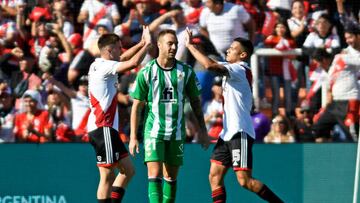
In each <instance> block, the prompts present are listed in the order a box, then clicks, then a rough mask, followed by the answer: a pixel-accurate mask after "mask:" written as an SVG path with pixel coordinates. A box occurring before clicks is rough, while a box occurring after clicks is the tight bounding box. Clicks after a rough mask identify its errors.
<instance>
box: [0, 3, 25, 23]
mask: <svg viewBox="0 0 360 203" xmlns="http://www.w3.org/2000/svg"><path fill="white" fill-rule="evenodd" d="M25 5H26V1H24V0H2V1H1V10H2V12H3V15H4V16H6V17H8V18H12V19H15V16H16V14H17V8H16V7H17V6H25Z"/></svg>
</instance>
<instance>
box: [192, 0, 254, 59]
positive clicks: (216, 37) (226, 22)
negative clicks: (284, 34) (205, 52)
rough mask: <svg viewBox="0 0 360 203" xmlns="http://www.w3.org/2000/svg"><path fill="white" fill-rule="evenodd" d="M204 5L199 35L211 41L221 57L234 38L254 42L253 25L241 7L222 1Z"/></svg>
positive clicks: (210, 0) (212, 0)
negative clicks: (242, 38)
mask: <svg viewBox="0 0 360 203" xmlns="http://www.w3.org/2000/svg"><path fill="white" fill-rule="evenodd" d="M205 5H206V7H207V8H204V10H203V11H202V12H201V15H200V22H199V24H200V27H201V33H202V34H203V35H205V36H207V37H208V38H209V39H210V40H211V42H212V43H213V44H214V46H215V48H216V50H217V51H218V53H219V54H221V55H222V56H223V57H224V56H225V53H226V49H227V48H228V47H229V46H230V44H231V43H232V40H233V39H234V38H236V37H244V38H247V39H251V40H252V41H254V37H255V35H254V33H255V23H254V21H253V20H252V19H251V17H250V15H249V14H248V13H247V12H246V10H245V9H244V7H243V6H240V5H235V4H232V3H228V2H224V0H207V1H206V3H205Z"/></svg>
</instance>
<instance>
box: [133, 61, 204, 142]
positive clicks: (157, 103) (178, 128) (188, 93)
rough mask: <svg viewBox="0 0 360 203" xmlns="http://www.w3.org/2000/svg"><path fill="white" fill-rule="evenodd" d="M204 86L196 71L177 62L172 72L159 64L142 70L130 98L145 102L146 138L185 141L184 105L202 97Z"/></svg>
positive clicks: (152, 64)
mask: <svg viewBox="0 0 360 203" xmlns="http://www.w3.org/2000/svg"><path fill="white" fill-rule="evenodd" d="M200 90H201V86H200V83H199V81H198V79H197V77H196V75H195V72H194V71H193V69H192V68H191V67H190V66H189V65H187V64H184V63H182V62H180V61H177V60H176V63H175V65H174V66H173V67H172V68H171V69H170V70H165V69H163V68H162V67H161V66H160V65H159V64H158V63H157V61H156V59H154V60H152V61H150V62H149V63H147V64H146V66H145V67H144V68H142V69H141V70H140V71H139V72H138V74H137V77H136V81H135V84H134V87H133V90H132V91H131V93H130V95H131V97H133V98H134V99H137V100H141V101H146V108H145V112H146V113H145V116H146V117H145V126H144V137H152V138H157V139H163V140H182V139H184V138H185V117H184V104H185V99H186V97H189V99H191V98H194V97H198V96H199V95H200Z"/></svg>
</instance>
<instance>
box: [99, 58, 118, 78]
mask: <svg viewBox="0 0 360 203" xmlns="http://www.w3.org/2000/svg"><path fill="white" fill-rule="evenodd" d="M121 63H122V62H118V61H107V62H106V63H105V64H101V67H96V71H97V70H98V71H99V72H98V73H101V74H102V75H105V76H106V75H116V74H117V67H118V64H121ZM97 65H98V64H97Z"/></svg>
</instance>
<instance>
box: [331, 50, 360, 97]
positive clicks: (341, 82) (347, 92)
mask: <svg viewBox="0 0 360 203" xmlns="http://www.w3.org/2000/svg"><path fill="white" fill-rule="evenodd" d="M345 52H346V54H339V55H337V56H336V57H335V59H334V61H333V64H332V65H331V67H330V69H329V76H330V77H334V75H335V74H334V72H336V68H337V65H336V61H337V60H336V59H337V57H341V58H342V60H343V61H344V63H345V68H344V69H343V70H341V71H339V73H338V74H337V75H336V76H335V78H330V80H334V82H333V87H332V90H331V91H332V96H333V99H334V100H335V101H344V100H350V99H360V95H359V94H360V92H359V84H358V83H357V75H356V74H357V72H358V71H359V70H360V52H359V51H358V50H356V49H354V48H352V47H351V46H349V47H347V48H346V49H345Z"/></svg>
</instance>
